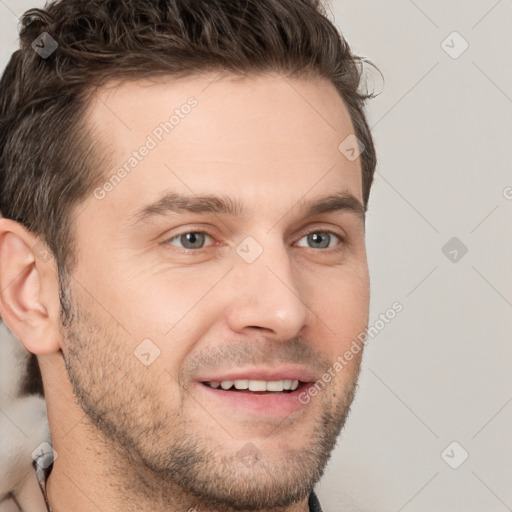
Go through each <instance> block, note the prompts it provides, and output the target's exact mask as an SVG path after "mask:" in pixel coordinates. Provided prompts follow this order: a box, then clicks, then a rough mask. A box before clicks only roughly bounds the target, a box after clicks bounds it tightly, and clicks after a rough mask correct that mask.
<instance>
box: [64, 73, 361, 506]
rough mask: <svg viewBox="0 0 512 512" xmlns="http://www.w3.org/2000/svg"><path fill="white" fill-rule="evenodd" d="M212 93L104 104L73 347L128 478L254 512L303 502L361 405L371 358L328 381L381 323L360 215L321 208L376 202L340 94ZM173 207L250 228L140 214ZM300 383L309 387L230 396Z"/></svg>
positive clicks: (256, 82)
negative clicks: (351, 153)
mask: <svg viewBox="0 0 512 512" xmlns="http://www.w3.org/2000/svg"><path fill="white" fill-rule="evenodd" d="M214 78H215V75H204V76H202V77H197V76H196V77H193V78H187V79H181V80H171V81H167V82H165V83H164V82H161V83H149V82H146V83H144V84H142V83H139V84H137V83H123V84H121V85H117V86H115V87H109V88H104V89H101V90H100V92H99V95H98V97H97V99H96V100H94V101H93V103H92V104H91V108H90V118H89V122H90V123H91V126H93V128H94V131H95V134H96V136H97V137H98V138H99V139H100V140H101V142H102V143H103V144H104V146H105V148H108V151H111V152H112V159H113V165H112V167H111V168H110V169H109V170H108V171H107V170H106V171H105V180H104V181H103V182H102V183H100V184H99V189H96V191H95V194H94V195H92V196H91V197H89V198H88V199H87V200H86V201H85V202H84V203H83V204H81V205H80V206H79V207H78V208H77V209H76V211H75V214H74V222H75V225H76V237H77V248H76V254H77V257H78V264H77V267H76V268H75V270H74V272H73V275H72V277H73V278H72V279H69V281H68V283H67V286H69V288H68V289H67V294H68V296H69V298H70V300H71V305H72V322H71V324H70V326H69V329H66V330H64V329H63V334H64V336H63V337H64V339H63V346H62V350H63V353H64V357H65V360H66V364H67V367H68V374H69V377H70V380H71V381H72V383H73V385H74V390H75V393H76V394H77V396H78V399H79V403H80V405H81V406H82V407H83V409H84V410H85V412H86V413H87V414H88V417H89V418H90V420H91V421H92V422H93V424H94V425H96V426H97V427H98V428H99V429H100V430H101V431H102V432H103V433H104V434H106V435H107V437H109V438H111V439H113V440H115V442H116V443H117V444H118V445H119V446H120V447H122V449H123V450H126V453H127V454H128V453H129V454H130V457H132V458H133V460H135V462H133V460H132V462H131V464H132V465H133V464H135V465H137V464H139V465H140V467H143V466H145V467H146V468H150V469H151V471H152V472H153V474H154V478H155V481H157V480H158V481H159V482H160V484H159V485H164V486H165V485H166V483H168V484H169V485H171V484H172V485H174V486H179V487H180V488H181V489H183V490H184V491H187V492H190V493H192V494H193V495H194V496H196V498H197V499H204V500H205V502H207V503H209V504H210V505H211V506H213V505H214V504H221V503H222V504H224V505H229V506H231V507H232V508H234V509H236V508H238V509H240V510H241V509H253V510H256V509H259V508H271V507H276V506H285V505H289V504H290V503H293V502H294V501H297V500H299V499H303V498H304V497H306V496H307V494H308V493H309V492H310V491H311V489H312V487H313V485H314V484H315V483H316V481H317V480H318V479H319V478H320V476H321V474H322V472H323V469H324V467H325V465H326V463H327V460H328V458H329V454H330V452H331V450H332V448H333V447H334V445H335V441H336V437H337V436H338V434H339V432H340V430H341V428H342V427H343V424H344V421H345V419H346V416H347V414H348V410H349V407H350V404H351V402H352V399H353V395H354V390H355V387H356V381H357V377H358V373H359V367H360V361H361V355H362V351H360V352H359V353H357V354H356V355H354V358H353V359H352V360H351V361H350V363H349V364H348V365H346V366H344V367H343V369H342V371H337V372H333V371H332V367H333V364H334V363H335V361H336V360H337V357H338V356H340V355H342V354H343V353H344V352H345V351H346V350H347V349H348V348H349V347H350V345H351V343H352V342H353V340H354V339H355V338H356V337H357V336H358V334H360V333H361V331H363V330H364V329H365V327H366V326H367V321H368V302H369V278H368V268H367V261H366V251H365V242H364V219H363V217H362V215H360V213H358V212H357V210H356V209H354V208H352V207H350V206H353V205H354V204H355V203H356V202H354V201H353V199H352V201H353V202H350V200H349V201H348V202H345V203H344V204H348V206H347V207H344V208H341V209H335V210H334V211H331V210H330V209H328V211H320V210H318V211H317V212H316V213H311V212H308V208H309V205H310V203H312V202H316V201H317V200H319V199H320V198H324V197H326V196H330V195H335V194H345V195H346V196H350V195H351V196H353V198H355V199H357V200H359V202H362V184H361V167H360V162H359V159H357V160H349V159H347V158H345V156H344V155H343V154H342V153H341V152H340V151H339V150H338V146H339V144H340V143H341V142H342V141H343V140H344V139H345V138H346V137H347V136H349V135H351V134H352V133H353V127H352V124H351V121H350V118H349V115H348V112H347V110H346V108H345V106H344V104H343V102H342V100H341V99H340V97H339V96H338V94H337V92H336V91H335V89H334V87H333V86H332V85H331V84H329V83H327V82H325V81H323V80H322V79H319V78H318V79H311V80H292V79H286V80H285V79H284V78H282V77H280V76H277V75H273V76H266V77H252V78H250V79H244V80H241V79H237V80H233V79H231V78H230V77H229V76H227V77H225V78H224V79H222V80H216V81H213V80H214ZM191 97H193V98H194V100H191V101H189V102H188V103H187V100H188V99H189V98H191ZM187 104H188V105H189V107H190V108H187V107H184V105H187ZM176 109H177V110H178V112H177V113H175V112H174V111H175V110H176ZM173 114H176V117H175V118H174V119H173V120H172V125H160V123H165V122H166V121H169V118H170V117H171V115H173ZM176 118H179V121H176ZM162 126H165V127H166V129H167V132H166V131H165V130H164V129H163V128H162ZM170 126H171V128H170ZM158 127H160V129H158ZM148 137H149V138H148ZM142 146H146V147H147V148H148V150H147V151H145V150H140V148H141V147H142ZM134 151H137V154H136V155H135V157H134V155H133V152H134ZM143 153H144V155H143ZM131 157H133V158H134V160H133V159H132V160H131V161H130V160H129V159H130V158H131ZM127 162H130V163H128V164H127ZM135 162H136V163H135ZM125 164H126V165H125ZM123 165H125V168H124V169H125V172H124V173H123V172H118V170H119V169H120V168H122V167H123ZM127 169H128V170H129V171H128V172H126V171H127ZM114 174H115V175H116V176H117V178H115V179H113V180H111V184H110V185H109V184H106V185H105V183H106V181H107V180H108V179H109V178H110V177H111V176H112V175H114ZM165 194H179V195H186V196H187V197H188V198H190V200H192V201H193V200H197V199H198V196H203V195H211V196H221V197H222V198H223V199H224V200H226V199H228V201H231V203H232V204H234V203H235V202H237V203H240V205H241V206H242V207H243V209H244V210H245V213H244V214H243V215H241V213H240V212H238V211H234V212H223V211H220V210H215V211H208V209H206V210H205V209H196V211H188V210H186V209H183V210H179V209H178V210H172V209H165V208H152V209H150V210H149V212H146V213H147V215H145V216H143V215H142V213H141V212H142V211H143V209H144V208H145V207H146V206H147V205H150V204H152V203H156V202H158V201H159V200H160V199H161V198H162V197H163V195H165ZM162 204H165V202H164V203H161V205H160V206H162ZM176 204H180V203H179V201H176V198H174V201H170V202H168V203H167V205H168V206H169V205H171V206H172V205H176ZM208 204H209V205H210V206H211V205H215V204H216V203H215V202H212V201H210V202H209V203H208ZM182 206H184V205H182ZM329 368H331V378H329V379H326V378H323V377H322V376H323V375H324V373H325V372H327V371H328V370H329ZM332 375H334V376H332ZM286 380H289V381H290V380H291V381H294V380H299V383H298V386H299V387H298V388H297V389H296V390H295V391H281V392H280V391H265V392H263V391H259V392H258V391H251V390H235V389H233V388H232V389H231V390H224V389H222V388H223V387H228V386H229V382H226V381H242V382H241V383H240V382H237V383H236V384H237V385H239V386H240V385H242V387H243V384H244V382H243V381H249V382H247V383H246V384H248V385H250V386H251V388H252V389H262V388H261V387H260V386H262V383H261V382H259V383H254V382H251V381H272V382H273V384H269V385H268V387H269V389H277V390H279V389H281V386H283V385H287V387H289V384H290V383H286ZM317 380H319V381H321V386H318V385H317V388H320V389H321V391H319V392H317V394H316V396H311V395H309V394H308V393H307V389H308V388H309V387H310V386H311V385H312V383H314V382H315V381H317ZM207 381H214V383H213V385H214V386H216V385H218V384H216V383H218V382H219V381H222V382H223V385H221V386H220V387H217V388H212V387H209V386H208V385H207V384H205V382H207ZM275 381H284V382H275ZM307 383H309V384H307ZM263 386H266V385H265V383H264V384H263ZM292 386H293V387H295V386H296V383H293V382H292ZM307 396H308V397H309V398H310V399H309V400H306V399H305V397H307ZM299 397H300V398H301V399H299Z"/></svg>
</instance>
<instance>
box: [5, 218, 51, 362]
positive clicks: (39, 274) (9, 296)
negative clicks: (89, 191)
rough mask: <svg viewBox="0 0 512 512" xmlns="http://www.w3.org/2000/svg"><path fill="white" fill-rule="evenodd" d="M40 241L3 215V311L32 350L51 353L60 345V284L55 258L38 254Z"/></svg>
mask: <svg viewBox="0 0 512 512" xmlns="http://www.w3.org/2000/svg"><path fill="white" fill-rule="evenodd" d="M41 244H42V243H41V241H40V240H39V238H38V237H36V236H34V235H33V234H32V233H30V232H29V231H28V230H27V229H26V228H25V227H24V226H22V225H21V224H19V223H18V222H15V221H13V220H10V219H4V218H1V219H0V315H1V316H2V319H3V321H4V322H5V324H6V326H7V327H8V328H9V330H10V331H11V332H12V333H13V334H14V336H16V337H17V338H18V339H19V340H20V341H21V342H22V343H23V345H24V346H25V348H26V349H27V350H28V351H29V352H32V353H34V354H50V353H53V352H56V351H58V350H59V348H60V346H59V329H58V327H59V325H58V318H59V316H58V313H59V302H58V284H57V282H56V279H55V272H54V271H53V270H52V268H51V267H52V265H53V264H54V262H53V258H49V259H47V260H46V261H44V260H43V259H41V258H39V257H38V256H37V252H38V247H39V246H40V245H41ZM43 289H44V291H45V292H46V293H42V292H43ZM48 292H50V293H48ZM52 292H53V293H52Z"/></svg>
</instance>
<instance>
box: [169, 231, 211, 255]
mask: <svg viewBox="0 0 512 512" xmlns="http://www.w3.org/2000/svg"><path fill="white" fill-rule="evenodd" d="M205 237H209V238H211V236H210V235H209V234H208V233H205V232H203V231H187V232H186V233H181V234H180V235H176V236H173V237H172V238H171V239H169V240H168V241H167V242H166V243H171V242H172V241H173V240H176V239H178V240H179V241H180V243H181V244H182V247H183V249H192V250H193V249H203V247H204V241H205ZM172 245H174V244H172Z"/></svg>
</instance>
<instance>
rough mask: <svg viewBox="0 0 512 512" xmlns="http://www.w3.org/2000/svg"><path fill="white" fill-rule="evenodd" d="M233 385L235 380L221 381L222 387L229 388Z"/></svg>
mask: <svg viewBox="0 0 512 512" xmlns="http://www.w3.org/2000/svg"><path fill="white" fill-rule="evenodd" d="M232 385H233V381H232V380H223V381H222V382H221V383H220V387H221V388H222V389H226V390H227V389H229V388H230V387H231V386H232Z"/></svg>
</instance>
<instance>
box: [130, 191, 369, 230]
mask: <svg viewBox="0 0 512 512" xmlns="http://www.w3.org/2000/svg"><path fill="white" fill-rule="evenodd" d="M295 206H296V207H298V208H299V209H301V210H303V211H304V215H305V216H306V217H308V216H313V215H318V214H321V213H331V212H337V211H345V212H349V213H352V214H354V215H356V216H357V217H359V219H360V220H362V221H363V223H364V221H365V214H366V207H365V206H363V204H362V203H361V201H360V200H359V199H358V198H357V197H355V196H354V195H353V194H351V193H350V192H338V193H335V194H330V195H327V196H324V197H320V198H317V199H313V200H304V199H301V200H300V201H298V203H297V204H296V205H295ZM183 212H190V213H213V214H221V215H230V216H233V217H247V215H248V211H247V210H246V209H245V207H244V205H243V203H242V202H241V201H239V200H237V199H233V198H232V197H229V196H226V195H223V194H220V195H214V194H205V195H197V194H196V195H184V194H179V193H176V192H168V193H166V194H165V195H164V196H163V197H161V198H160V199H159V200H157V201H155V202H153V203H150V204H148V205H146V206H143V207H142V208H139V209H138V210H136V211H135V212H134V213H133V214H131V215H130V217H129V220H132V221H133V222H132V224H130V226H134V225H136V224H139V223H141V222H144V221H148V220H151V219H152V218H154V217H164V216H166V215H168V214H170V213H183Z"/></svg>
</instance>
